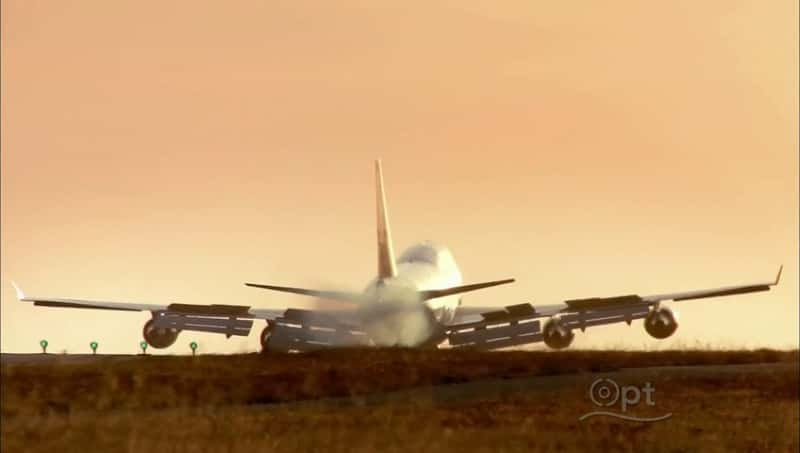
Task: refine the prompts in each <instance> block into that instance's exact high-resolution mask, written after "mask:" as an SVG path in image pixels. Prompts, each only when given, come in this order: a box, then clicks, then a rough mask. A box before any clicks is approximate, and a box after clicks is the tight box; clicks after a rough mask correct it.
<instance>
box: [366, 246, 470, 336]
mask: <svg viewBox="0 0 800 453" xmlns="http://www.w3.org/2000/svg"><path fill="white" fill-rule="evenodd" d="M396 269H397V273H396V275H395V276H394V277H388V278H375V279H373V280H372V281H371V282H370V283H369V284H368V285H367V288H366V289H365V290H364V293H365V295H367V296H368V297H366V298H365V300H366V301H367V302H365V303H364V305H363V306H362V307H360V309H359V311H360V314H361V319H362V324H363V325H364V328H365V330H366V332H367V333H368V334H369V336H370V338H371V339H372V341H373V342H374V343H375V344H376V345H380V346H408V347H414V346H421V345H425V344H428V343H430V342H431V341H434V342H435V341H436V340H435V338H436V337H437V335H438V333H439V332H440V330H441V326H442V325H446V324H448V323H450V322H452V320H453V319H454V318H455V315H456V310H457V308H458V306H459V305H460V303H461V296H460V295H458V294H456V295H452V296H445V297H438V298H435V299H429V300H427V301H423V300H421V299H420V298H419V297H418V295H419V292H420V291H424V290H432V289H443V288H451V287H454V286H459V285H461V284H462V283H463V280H462V277H461V271H460V270H459V268H458V265H457V264H456V262H455V259H454V258H453V254H452V253H451V252H450V250H449V249H448V248H446V247H444V246H441V245H438V244H435V243H433V242H430V241H426V242H422V243H419V244H416V245H414V246H411V247H409V248H408V249H406V251H405V252H403V254H402V255H401V256H400V258H399V259H398V260H397V263H396Z"/></svg>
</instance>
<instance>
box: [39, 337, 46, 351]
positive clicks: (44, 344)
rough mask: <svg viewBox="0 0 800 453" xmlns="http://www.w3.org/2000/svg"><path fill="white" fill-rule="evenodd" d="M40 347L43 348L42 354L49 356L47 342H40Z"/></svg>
mask: <svg viewBox="0 0 800 453" xmlns="http://www.w3.org/2000/svg"><path fill="white" fill-rule="evenodd" d="M39 346H41V347H42V354H47V340H42V341H40V342H39Z"/></svg>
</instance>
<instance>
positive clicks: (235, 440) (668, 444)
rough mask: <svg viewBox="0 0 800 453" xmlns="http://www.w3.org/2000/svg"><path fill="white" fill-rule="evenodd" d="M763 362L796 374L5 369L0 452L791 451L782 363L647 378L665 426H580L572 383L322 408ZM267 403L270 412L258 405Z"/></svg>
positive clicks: (450, 362)
mask: <svg viewBox="0 0 800 453" xmlns="http://www.w3.org/2000/svg"><path fill="white" fill-rule="evenodd" d="M763 362H784V363H791V364H797V362H798V352H797V351H788V352H779V351H771V350H758V351H659V352H647V353H642V352H624V351H565V352H558V353H552V352H493V353H483V352H476V351H448V350H443V351H418V350H402V349H400V350H374V349H369V350H343V351H324V352H315V353H309V354H299V355H294V354H290V355H284V354H265V355H257V354H247V355H238V356H198V357H194V358H193V357H164V356H159V357H137V358H134V359H132V360H128V361H116V362H110V361H109V362H103V361H99V362H93V363H85V364H75V365H57V364H53V365H37V366H27V365H14V366H3V367H2V391H0V394H1V396H2V399H1V401H0V403H1V404H0V415H1V416H2V431H1V433H2V444H1V445H2V451H9V452H11V451H59V452H62V453H67V452H72V451H75V452H77V451H85V450H87V449H90V450H93V451H148V450H153V451H156V450H157V451H166V452H169V451H209V452H217V451H252V450H255V451H295V450H321V449H325V450H327V451H404V452H407V451H415V450H418V451H430V450H437V451H460V450H470V451H531V450H535V451H565V450H566V451H572V450H586V449H590V450H596V449H603V450H609V449H610V450H623V451H641V450H643V449H646V450H648V451H694V450H704V451H728V450H747V451H787V450H790V451H796V450H797V449H798V433H797V426H798V424H800V417H799V416H798V388H800V385H799V383H798V372H797V367H795V366H791V367H788V368H787V367H784V368H782V369H780V370H782V371H776V372H774V373H764V372H760V373H758V374H753V373H750V372H742V373H740V374H734V375H732V376H729V377H725V378H720V377H718V376H716V377H714V376H702V375H700V376H695V375H686V376H683V375H680V374H677V375H675V376H672V375H665V376H663V377H661V378H659V379H658V382H657V383H656V384H657V386H658V397H659V399H658V405H657V407H655V408H646V407H643V408H641V409H642V410H647V409H654V410H656V412H659V413H663V412H665V411H668V412H674V416H673V417H672V418H671V419H669V420H667V421H663V422H658V423H652V424H641V423H632V422H625V421H620V420H614V419H606V418H593V419H590V420H586V421H583V422H581V421H578V417H579V416H580V415H581V414H583V413H585V412H587V411H590V410H594V406H592V404H591V403H590V402H589V400H588V398H587V397H586V386H585V384H583V383H582V384H580V385H577V384H576V385H565V386H560V387H556V388H553V389H552V390H550V389H548V390H547V391H534V392H522V393H518V394H514V395H505V396H504V395H499V394H493V393H492V392H486V393H485V394H483V393H482V392H479V393H478V394H475V395H472V396H470V397H469V398H464V399H456V400H453V401H449V402H442V401H437V400H436V399H434V398H430V397H425V396H424V393H423V394H420V395H422V396H420V395H417V396H415V397H414V398H409V399H408V400H403V399H402V396H401V398H400V399H398V398H395V399H391V400H387V401H384V402H379V403H374V404H372V403H371V404H359V401H361V400H359V399H355V400H353V403H352V404H350V403H348V404H341V402H336V401H330V400H320V399H321V398H329V397H346V396H354V395H369V394H375V393H380V392H387V391H398V390H403V389H414V388H423V389H424V388H432V387H433V386H438V385H443V384H452V383H464V382H484V381H485V382H488V384H487V385H492V384H491V383H492V382H495V381H493V380H504V379H509V378H524V377H527V376H543V375H548V376H553V375H560V374H571V373H585V372H606V371H613V370H617V369H621V368H631V367H644V366H666V365H698V364H711V365H715V364H744V363H763ZM565 377H566V376H565ZM558 379H561V378H558ZM298 401H304V402H303V403H297V402H298ZM276 402H281V403H283V404H276V405H267V406H265V405H264V403H276ZM637 409H639V408H637ZM640 415H653V414H649V413H643V414H640Z"/></svg>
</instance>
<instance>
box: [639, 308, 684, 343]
mask: <svg viewBox="0 0 800 453" xmlns="http://www.w3.org/2000/svg"><path fill="white" fill-rule="evenodd" d="M677 329H678V320H677V319H675V314H674V313H672V310H670V309H669V308H667V307H659V308H656V309H653V310H652V311H650V313H649V314H648V315H647V317H646V318H644V330H646V331H647V333H649V334H650V336H651V337H653V338H657V339H659V340H663V339H664V338H668V337H669V336H670V335H672V334H673V333H675V330H677Z"/></svg>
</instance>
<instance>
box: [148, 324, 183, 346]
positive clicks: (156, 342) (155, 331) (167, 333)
mask: <svg viewBox="0 0 800 453" xmlns="http://www.w3.org/2000/svg"><path fill="white" fill-rule="evenodd" d="M179 333H181V331H180V330H178V329H170V328H168V327H156V326H155V320H154V319H151V320H149V321H147V322H146V323H145V324H144V329H142V335H143V336H144V340H145V341H146V342H147V344H149V345H150V346H152V347H154V348H156V349H164V348H168V347H170V346H172V345H173V343H175V340H177V339H178V334H179Z"/></svg>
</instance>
